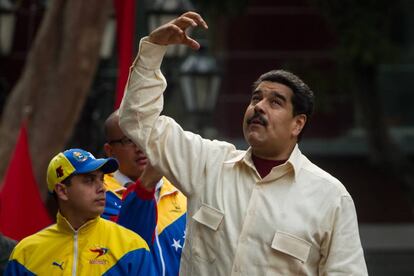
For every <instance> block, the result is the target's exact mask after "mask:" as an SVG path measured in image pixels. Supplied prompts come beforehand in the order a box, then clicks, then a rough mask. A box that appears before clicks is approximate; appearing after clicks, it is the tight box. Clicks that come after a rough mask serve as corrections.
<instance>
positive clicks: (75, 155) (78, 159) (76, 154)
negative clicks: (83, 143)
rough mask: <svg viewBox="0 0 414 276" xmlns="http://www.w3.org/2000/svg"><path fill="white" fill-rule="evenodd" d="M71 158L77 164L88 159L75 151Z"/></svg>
mask: <svg viewBox="0 0 414 276" xmlns="http://www.w3.org/2000/svg"><path fill="white" fill-rule="evenodd" d="M73 157H74V158H75V159H76V160H77V161H78V162H83V161H85V160H86V159H88V156H86V155H84V154H83V153H81V152H79V151H75V152H74V153H73Z"/></svg>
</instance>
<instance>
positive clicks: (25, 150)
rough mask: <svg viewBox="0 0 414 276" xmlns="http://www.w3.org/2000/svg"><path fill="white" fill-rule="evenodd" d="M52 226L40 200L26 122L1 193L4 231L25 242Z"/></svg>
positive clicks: (0, 215) (0, 216) (0, 214)
mask: <svg viewBox="0 0 414 276" xmlns="http://www.w3.org/2000/svg"><path fill="white" fill-rule="evenodd" d="M50 224H52V220H51V219H50V217H49V215H48V213H47V210H46V208H45V205H44V204H43V201H42V199H41V197H40V193H39V189H38V186H37V184H36V180H35V178H34V174H33V169H32V162H31V158H30V153H29V145H28V138H27V129H26V124H25V123H23V124H22V126H21V128H20V132H19V136H18V140H17V143H16V147H15V149H14V152H13V155H12V158H11V160H10V163H9V167H8V168H7V171H6V174H5V177H4V182H3V188H2V190H1V194H0V232H2V233H3V234H4V235H6V236H8V237H10V238H12V239H15V240H21V239H23V238H24V237H26V236H29V235H31V234H33V233H36V232H37V231H39V230H41V229H42V228H44V227H46V226H48V225H50Z"/></svg>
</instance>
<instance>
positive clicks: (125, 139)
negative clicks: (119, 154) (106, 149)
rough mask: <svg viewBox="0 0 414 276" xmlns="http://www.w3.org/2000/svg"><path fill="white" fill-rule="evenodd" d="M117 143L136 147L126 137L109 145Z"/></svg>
mask: <svg viewBox="0 0 414 276" xmlns="http://www.w3.org/2000/svg"><path fill="white" fill-rule="evenodd" d="M116 143H120V144H121V145H123V146H132V145H134V142H133V141H132V140H131V139H129V138H128V137H126V136H124V137H122V138H121V139H115V140H110V141H108V144H116Z"/></svg>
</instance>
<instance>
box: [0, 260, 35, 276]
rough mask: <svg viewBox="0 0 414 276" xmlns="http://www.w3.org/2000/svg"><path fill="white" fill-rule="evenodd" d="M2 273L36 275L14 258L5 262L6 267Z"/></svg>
mask: <svg viewBox="0 0 414 276" xmlns="http://www.w3.org/2000/svg"><path fill="white" fill-rule="evenodd" d="M3 275H7V276H9V275H27V276H31V275H36V274H34V273H33V272H31V271H30V270H28V269H27V268H26V267H24V266H23V265H22V264H20V263H19V262H18V261H16V260H11V261H9V262H8V263H7V266H6V269H5V271H4V274H3Z"/></svg>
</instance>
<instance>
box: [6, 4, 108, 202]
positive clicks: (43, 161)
mask: <svg viewBox="0 0 414 276" xmlns="http://www.w3.org/2000/svg"><path fill="white" fill-rule="evenodd" d="M49 3H50V4H49V7H48V9H47V11H46V13H45V15H44V18H43V21H42V24H41V26H40V27H39V30H38V33H37V36H36V39H35V41H34V43H33V45H32V48H31V50H30V53H29V56H28V60H27V62H26V65H25V68H24V70H23V73H22V75H21V77H20V79H19V81H18V82H17V84H16V86H15V87H14V89H13V91H12V93H11V94H10V96H9V98H8V101H7V103H6V105H5V108H4V112H3V116H2V124H1V128H0V136H1V137H2V143H0V176H1V178H2V177H3V176H4V173H5V169H6V168H7V165H8V162H9V159H10V155H11V152H12V150H13V148H14V145H15V140H16V136H17V132H18V130H19V127H20V123H21V121H22V119H24V118H26V119H27V121H28V127H29V141H30V152H31V156H32V164H33V170H34V174H35V178H36V180H37V183H38V185H39V188H40V191H41V194H42V196H43V197H45V196H46V194H47V188H46V183H45V182H46V181H45V179H46V169H47V165H48V163H49V161H50V159H51V158H52V157H53V156H54V155H55V154H56V153H57V152H59V151H61V150H62V149H63V147H64V146H65V145H66V143H67V141H68V140H69V138H70V135H71V134H72V131H73V128H74V126H75V125H76V122H77V120H78V118H79V115H80V112H81V111H82V108H83V106H84V103H85V100H86V97H87V95H88V92H89V90H90V86H91V84H92V81H93V77H94V75H95V71H96V68H97V64H98V61H99V49H100V43H101V38H102V34H103V30H104V27H105V23H106V20H107V18H108V16H109V12H110V7H111V6H110V5H111V3H112V2H111V1H110V0H88V1H84V0H70V1H69V0H53V1H50V2H49ZM86 131H87V130H86Z"/></svg>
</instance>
